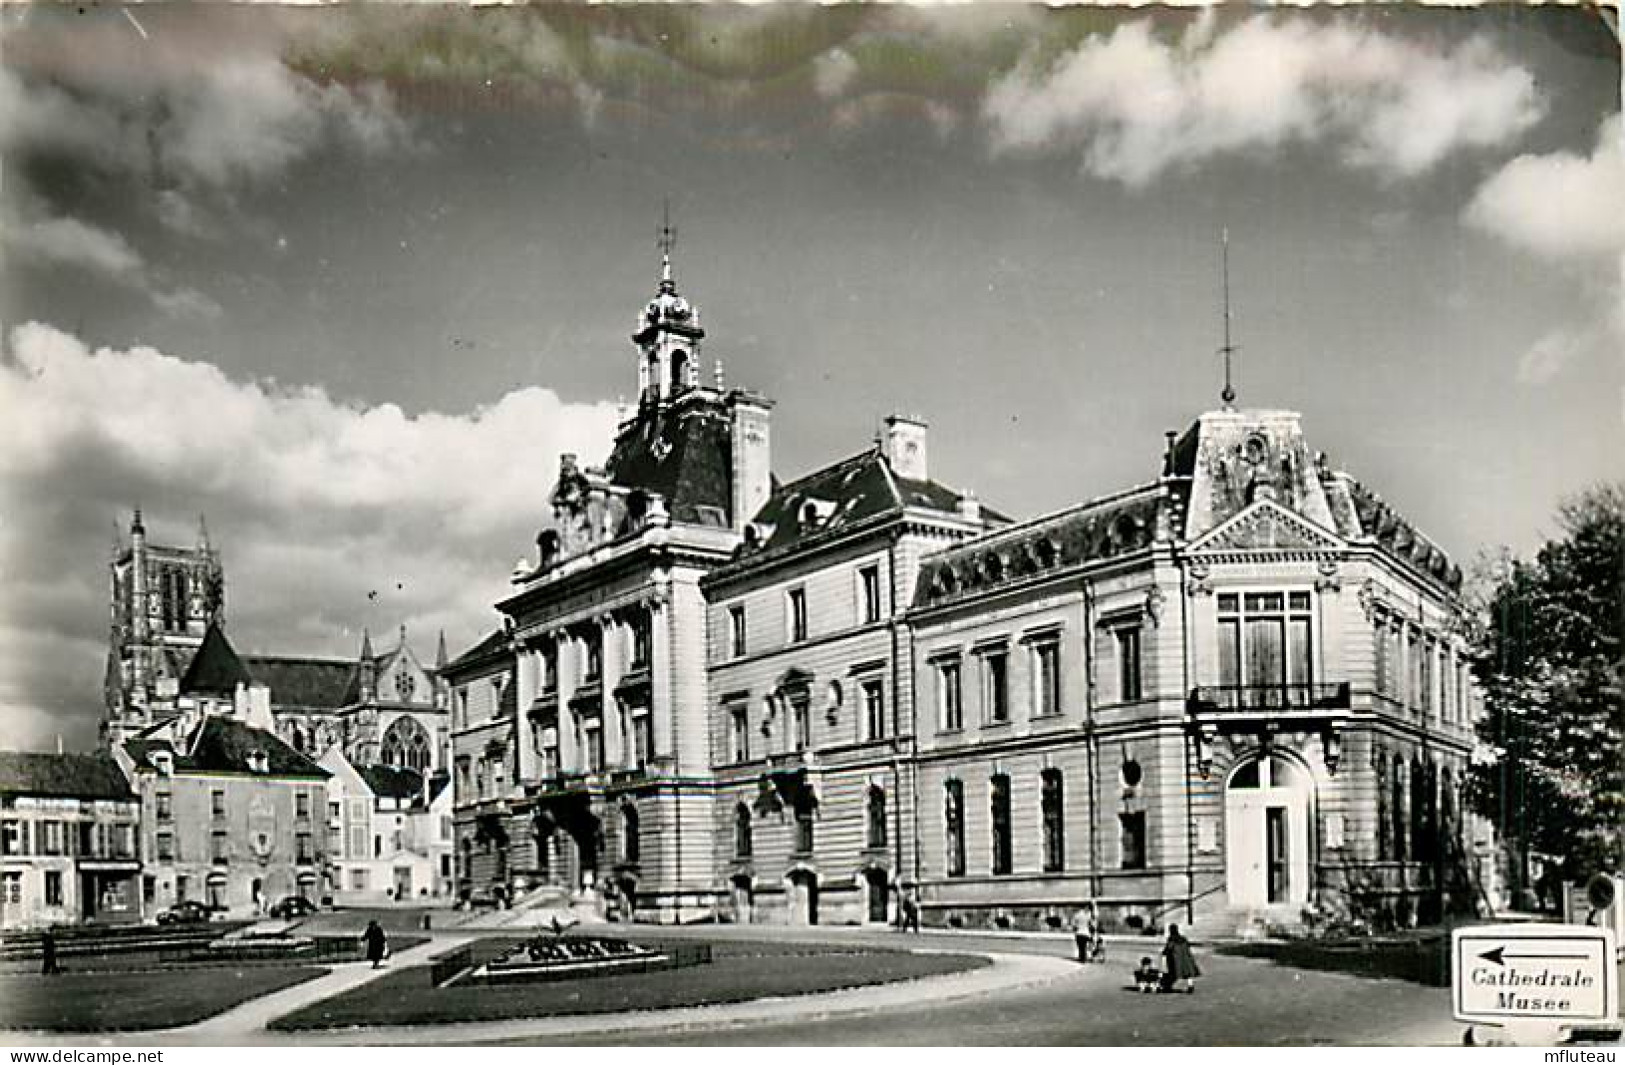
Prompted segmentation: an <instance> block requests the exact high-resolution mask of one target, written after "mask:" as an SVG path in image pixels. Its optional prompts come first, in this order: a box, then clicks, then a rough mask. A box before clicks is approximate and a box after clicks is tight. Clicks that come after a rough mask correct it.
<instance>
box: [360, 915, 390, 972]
mask: <svg viewBox="0 0 1625 1065" xmlns="http://www.w3.org/2000/svg"><path fill="white" fill-rule="evenodd" d="M361 942H363V943H365V944H366V946H367V960H368V961H370V962H372V967H373V968H374V969H376V968H378V967H379V966H380V965H382V964H384V959H385V958H386V957H388V956H389V937H388V936H386V935H384V930H383V928H381V927H379V924H378V922H377V921H368V922H367V930H366V931H365V932H362V933H361Z"/></svg>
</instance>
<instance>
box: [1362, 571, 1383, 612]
mask: <svg viewBox="0 0 1625 1065" xmlns="http://www.w3.org/2000/svg"><path fill="white" fill-rule="evenodd" d="M1357 598H1358V599H1359V601H1360V611H1361V612H1362V613H1363V614H1365V619H1366V621H1375V620H1376V618H1377V608H1378V607H1379V606H1381V605H1382V589H1380V588H1378V587H1377V582H1376V581H1375V580H1373V579H1371V578H1370V577H1367V578H1366V579H1365V581H1364V582H1363V583H1361V585H1360V591H1359V594H1358V596H1357Z"/></svg>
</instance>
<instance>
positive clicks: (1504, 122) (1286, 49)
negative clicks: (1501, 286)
mask: <svg viewBox="0 0 1625 1065" xmlns="http://www.w3.org/2000/svg"><path fill="white" fill-rule="evenodd" d="M1212 27H1213V23H1212V21H1211V20H1210V19H1203V20H1198V21H1197V22H1196V23H1195V24H1194V25H1193V28H1192V30H1191V32H1189V33H1188V34H1186V36H1185V37H1184V38H1183V39H1182V40H1179V41H1175V42H1165V41H1162V40H1159V39H1158V38H1157V37H1155V36H1154V35H1153V33H1152V32H1151V28H1150V24H1149V22H1148V21H1139V22H1134V23H1130V24H1127V25H1124V26H1122V27H1119V28H1118V29H1117V30H1115V31H1114V32H1113V33H1111V34H1110V35H1109V36H1107V37H1104V38H1099V37H1096V38H1091V39H1089V40H1086V41H1085V42H1083V43H1082V44H1080V45H1079V46H1078V47H1077V48H1076V49H1074V50H1072V51H1070V52H1068V53H1066V54H1064V55H1062V56H1061V57H1059V58H1058V59H1057V60H1055V61H1054V62H1052V63H1049V64H1048V65H1046V66H1040V64H1039V63H1038V62H1037V61H1036V60H1035V59H1034V58H1033V57H1032V56H1029V57H1027V58H1025V59H1024V60H1023V61H1022V62H1021V63H1019V64H1018V65H1017V66H1016V68H1015V69H1014V70H1012V71H1011V72H1010V73H1009V74H1007V75H1005V76H1004V77H1002V78H1000V79H998V80H996V81H995V82H994V83H993V84H992V85H991V86H990V88H989V90H988V92H987V95H986V97H985V98H984V100H983V117H984V119H985V121H986V122H987V124H988V127H989V133H990V138H991V143H992V145H993V147H994V149H995V151H1002V152H1042V153H1050V152H1059V153H1073V152H1076V153H1078V154H1079V155H1080V156H1081V159H1082V163H1083V167H1084V169H1085V170H1086V171H1088V172H1089V173H1092V174H1094V175H1095V176H1097V177H1102V178H1107V179H1110V180H1115V181H1120V182H1122V183H1123V184H1125V185H1129V186H1134V187H1139V186H1144V185H1146V184H1148V183H1149V182H1151V181H1152V180H1154V179H1155V178H1157V177H1158V176H1159V175H1161V174H1162V173H1164V172H1165V171H1167V170H1169V169H1173V168H1180V167H1188V166H1193V165H1196V164H1199V163H1202V162H1204V161H1206V160H1209V159H1212V158H1214V157H1217V156H1221V155H1226V154H1234V153H1239V152H1244V151H1259V150H1269V149H1274V148H1278V147H1281V146H1283V145H1286V144H1289V143H1297V142H1305V143H1307V142H1321V141H1328V142H1333V143H1335V144H1336V145H1337V146H1338V149H1339V151H1340V154H1341V156H1342V158H1343V160H1344V161H1345V162H1346V163H1347V164H1348V165H1351V166H1355V167H1359V168H1364V169H1369V170H1372V171H1375V172H1377V173H1379V174H1381V175H1383V176H1385V177H1407V176H1414V175H1417V174H1420V173H1423V172H1426V171H1428V170H1430V169H1432V168H1433V167H1434V166H1436V165H1438V164H1439V163H1440V162H1441V161H1443V160H1444V159H1445V158H1447V157H1448V156H1449V155H1450V154H1451V153H1453V152H1456V151H1459V150H1462V149H1470V148H1483V147H1489V146H1494V145H1498V144H1503V143H1506V142H1507V141H1509V140H1510V139H1511V138H1513V137H1515V136H1516V135H1517V134H1519V133H1521V132H1522V131H1523V130H1525V129H1527V128H1528V127H1529V126H1530V125H1532V124H1533V123H1534V122H1535V121H1536V120H1537V119H1538V118H1539V116H1540V113H1541V105H1540V101H1539V97H1538V95H1537V93H1536V89H1535V84H1534V79H1533V77H1532V76H1531V75H1530V73H1529V72H1528V71H1526V70H1524V69H1523V68H1521V67H1518V66H1516V65H1514V64H1512V63H1510V62H1508V61H1507V60H1506V59H1505V58H1503V57H1501V56H1499V55H1498V54H1496V52H1495V51H1494V49H1492V48H1490V47H1489V46H1488V45H1486V44H1484V43H1482V42H1479V41H1472V42H1468V43H1466V44H1464V45H1462V46H1460V47H1458V48H1456V49H1454V50H1452V51H1448V52H1440V51H1433V50H1430V49H1428V48H1426V47H1424V46H1423V45H1421V44H1418V43H1415V42H1412V41H1404V40H1400V39H1397V38H1393V37H1389V36H1386V35H1384V34H1381V33H1377V32H1372V31H1363V30H1357V29H1351V28H1349V27H1347V26H1345V25H1314V24H1311V23H1309V22H1307V21H1304V20H1298V19H1292V18H1284V19H1283V18H1271V17H1255V18H1251V19H1248V20H1247V21H1245V22H1243V23H1241V24H1240V25H1238V26H1236V27H1235V28H1234V29H1231V30H1229V31H1227V32H1225V33H1222V34H1215V33H1214V32H1213V28H1212Z"/></svg>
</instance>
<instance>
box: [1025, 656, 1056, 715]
mask: <svg viewBox="0 0 1625 1065" xmlns="http://www.w3.org/2000/svg"><path fill="white" fill-rule="evenodd" d="M1028 654H1029V656H1030V658H1031V667H1032V668H1031V674H1032V682H1033V716H1034V717H1053V716H1055V715H1056V714H1059V713H1060V712H1061V641H1060V640H1059V639H1057V638H1055V637H1053V636H1050V637H1045V638H1043V639H1039V640H1035V641H1033V643H1032V645H1031V648H1030V650H1029V652H1028Z"/></svg>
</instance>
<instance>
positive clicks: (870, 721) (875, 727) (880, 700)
mask: <svg viewBox="0 0 1625 1065" xmlns="http://www.w3.org/2000/svg"><path fill="white" fill-rule="evenodd" d="M859 691H860V692H861V693H862V696H863V727H864V737H865V738H866V739H871V740H879V739H884V738H885V736H886V685H885V682H884V681H881V680H880V679H878V678H876V679H873V680H866V681H864V682H863V683H862V684H861V685H860V686H859Z"/></svg>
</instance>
